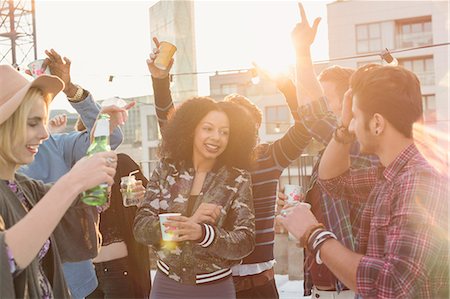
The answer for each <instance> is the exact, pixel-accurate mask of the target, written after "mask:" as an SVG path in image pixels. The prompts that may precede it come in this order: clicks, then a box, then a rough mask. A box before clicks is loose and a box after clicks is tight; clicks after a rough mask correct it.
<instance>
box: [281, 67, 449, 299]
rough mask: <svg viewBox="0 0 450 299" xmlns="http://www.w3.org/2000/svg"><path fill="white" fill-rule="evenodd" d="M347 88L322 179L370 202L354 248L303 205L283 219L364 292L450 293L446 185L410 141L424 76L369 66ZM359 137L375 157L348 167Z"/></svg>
mask: <svg viewBox="0 0 450 299" xmlns="http://www.w3.org/2000/svg"><path fill="white" fill-rule="evenodd" d="M350 88H351V89H350V90H349V91H348V92H347V93H346V95H345V99H344V105H343V114H342V119H341V120H342V125H341V126H340V127H338V128H337V129H336V130H335V132H334V135H333V139H332V140H331V141H330V143H329V144H328V146H327V148H326V150H325V152H324V154H323V156H322V159H321V162H320V166H319V179H320V181H319V183H320V184H321V187H322V188H323V189H324V190H325V191H326V192H328V193H329V194H330V196H332V197H333V198H341V197H347V198H351V199H352V200H354V201H357V202H364V203H365V209H364V212H363V214H362V216H361V228H360V231H359V234H358V241H359V242H358V248H357V250H356V251H354V250H350V249H348V248H346V247H345V246H344V245H342V243H341V242H339V241H337V240H336V236H335V234H333V233H332V232H330V231H329V230H327V229H326V228H324V227H323V225H321V224H319V223H318V221H317V219H316V217H314V215H313V213H311V211H309V210H308V209H306V208H305V207H303V206H298V207H296V208H294V209H293V210H292V212H291V213H290V214H288V215H287V216H286V217H279V220H280V222H281V223H282V224H283V225H284V226H285V227H286V228H287V229H288V230H289V231H290V232H291V233H292V234H294V235H295V236H296V237H297V238H298V239H299V240H300V241H301V243H302V245H303V246H305V247H306V248H307V250H309V251H310V252H311V254H312V255H313V256H314V257H315V259H316V261H317V263H319V264H320V263H324V264H325V265H326V266H327V267H328V268H329V269H330V270H331V271H332V272H333V274H334V275H336V277H337V278H338V279H339V280H341V281H342V282H343V283H344V284H345V285H346V286H347V287H349V288H350V289H352V290H353V291H355V293H357V294H358V295H359V296H360V297H364V298H366V297H367V298H374V297H377V298H412V297H414V298H448V296H449V294H448V283H449V275H448V271H449V269H448V264H449V260H448V189H447V188H448V187H447V181H446V179H445V178H443V177H442V176H441V175H440V174H439V173H438V172H437V171H436V170H435V169H433V168H432V167H431V166H430V165H429V164H428V162H427V161H426V160H425V159H424V157H423V156H422V155H421V154H420V153H419V151H418V150H417V148H416V146H415V145H414V140H413V133H412V132H413V124H414V123H415V122H416V121H418V120H419V119H420V118H421V117H422V95H421V91H420V83H419V80H418V79H417V77H416V75H414V74H413V73H412V72H410V71H408V70H406V69H404V68H402V67H398V66H397V67H394V66H381V65H367V66H363V67H361V68H359V69H358V70H357V71H356V73H355V74H354V75H353V76H352V78H351V82H350ZM354 136H356V139H357V140H358V141H359V143H360V146H361V151H362V152H364V153H371V154H375V155H376V156H378V157H379V159H380V165H379V166H377V167H370V168H366V169H353V168H351V166H350V155H349V153H350V147H351V141H352V140H353V139H354Z"/></svg>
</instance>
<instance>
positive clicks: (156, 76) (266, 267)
mask: <svg viewBox="0 0 450 299" xmlns="http://www.w3.org/2000/svg"><path fill="white" fill-rule="evenodd" d="M154 42H155V44H156V47H158V45H159V42H158V40H157V38H154ZM157 55H158V50H155V51H154V52H153V53H152V54H151V55H150V58H149V59H148V60H147V66H148V69H149V71H150V73H151V75H152V83H153V91H154V95H155V109H156V115H157V117H158V122H159V125H160V127H161V132H162V136H163V139H164V138H165V137H164V126H165V123H166V122H167V119H168V114H169V112H170V111H171V110H172V109H173V102H172V96H171V93H170V88H169V87H170V83H169V72H170V67H171V66H172V65H173V61H172V62H171V63H170V66H169V68H168V69H167V70H164V71H163V70H160V69H158V68H157V67H156V66H155V65H154V63H153V62H154V60H155V58H156V57H157ZM277 86H278V88H279V89H280V91H281V92H282V93H283V94H284V95H285V97H286V102H287V104H288V105H289V108H290V110H291V113H292V115H293V118H294V120H295V123H294V125H293V126H292V127H291V128H289V130H288V131H287V132H286V133H285V134H284V135H283V136H282V137H281V138H279V139H278V140H276V141H274V142H273V143H261V144H258V145H257V146H256V147H255V148H254V150H253V154H254V157H255V160H256V161H255V163H254V164H253V165H252V168H251V174H252V190H253V202H254V205H255V217H256V245H255V249H254V251H253V252H252V253H251V254H250V255H249V256H247V257H245V258H244V260H243V262H242V263H241V264H239V265H236V266H234V267H233V278H234V283H235V289H236V296H237V298H278V297H279V295H278V290H277V287H276V284H275V273H274V270H273V267H274V264H275V257H274V244H275V230H274V220H275V206H276V198H277V184H278V180H279V178H280V176H281V174H282V172H283V170H284V169H286V168H287V167H288V166H289V165H290V164H291V162H292V161H294V160H295V159H297V158H298V157H299V156H300V154H301V153H302V152H303V150H304V148H305V147H306V146H307V145H308V144H309V142H310V141H311V136H310V134H309V132H308V131H307V130H306V128H305V127H304V125H303V124H301V123H300V122H299V121H298V120H299V118H298V116H297V113H296V111H297V107H298V106H297V99H296V95H295V86H294V85H293V83H292V82H291V81H289V80H283V81H278V82H277ZM224 101H227V102H232V103H235V104H238V105H240V106H241V107H243V108H244V109H246V111H247V112H248V114H249V115H250V117H251V118H252V120H253V121H254V123H255V126H256V128H257V129H259V128H260V126H261V122H262V113H261V110H259V108H258V107H257V106H256V105H255V104H253V103H252V102H251V101H250V100H249V99H248V98H246V97H244V96H241V95H238V94H232V95H229V96H227V97H226V98H225V99H224ZM213 211H214V210H213V209H212V210H210V212H211V214H210V215H209V216H210V217H211V216H213Z"/></svg>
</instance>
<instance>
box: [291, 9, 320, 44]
mask: <svg viewBox="0 0 450 299" xmlns="http://www.w3.org/2000/svg"><path fill="white" fill-rule="evenodd" d="M298 9H299V11H300V23H297V25H295V27H294V30H292V33H291V38H292V42H293V43H294V47H295V49H296V50H297V51H298V50H304V49H309V47H310V46H311V44H312V43H313V42H314V39H315V38H316V34H317V28H318V27H319V23H320V20H321V18H316V19H315V20H314V23H313V25H312V27H311V26H310V25H309V22H308V19H307V17H306V13H305V9H304V8H303V5H302V4H301V3H300V2H299V3H298Z"/></svg>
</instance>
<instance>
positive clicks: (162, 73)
mask: <svg viewBox="0 0 450 299" xmlns="http://www.w3.org/2000/svg"><path fill="white" fill-rule="evenodd" d="M153 42H154V43H155V46H156V48H154V49H153V52H152V53H150V55H149V59H147V67H148V70H149V71H150V74H151V75H152V77H153V78H157V79H164V78H166V77H167V76H169V73H170V69H171V68H172V65H173V62H174V60H173V58H172V59H171V60H170V63H169V66H168V67H167V70H161V69H159V68H157V67H156V65H155V59H156V57H158V54H159V50H158V49H159V40H158V39H157V38H156V37H154V38H153Z"/></svg>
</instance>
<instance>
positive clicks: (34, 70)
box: [28, 59, 51, 78]
mask: <svg viewBox="0 0 450 299" xmlns="http://www.w3.org/2000/svg"><path fill="white" fill-rule="evenodd" d="M44 60H45V59H38V60H35V61H33V62H30V63H29V64H28V69H29V70H30V72H31V75H32V76H33V78H37V77H39V76H40V75H43V74H46V75H51V73H50V69H49V68H48V67H47V68H46V69H45V70H43V69H42V64H43V63H44Z"/></svg>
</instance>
